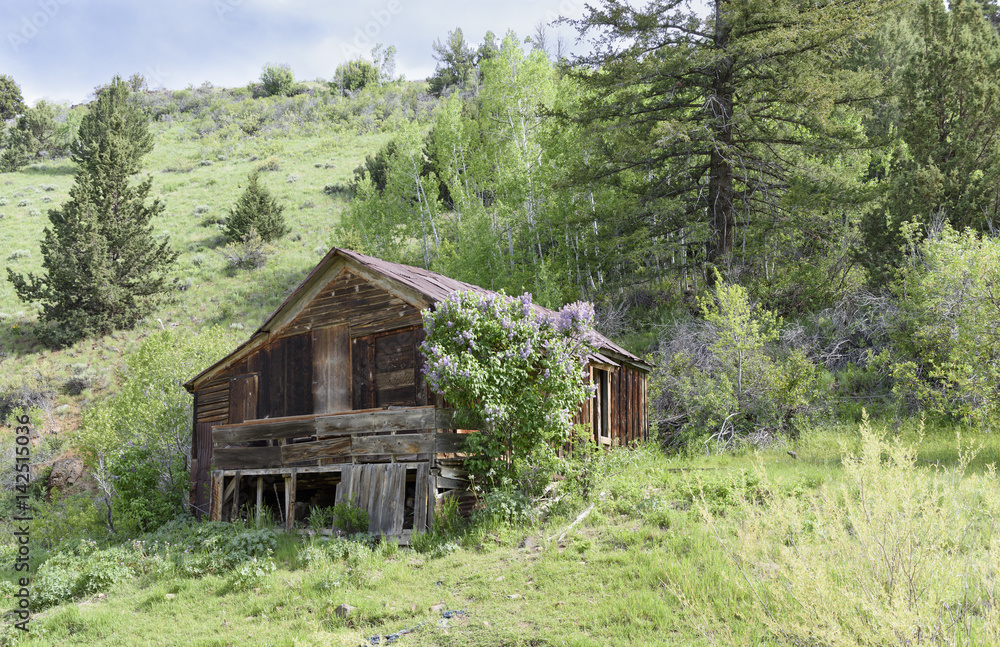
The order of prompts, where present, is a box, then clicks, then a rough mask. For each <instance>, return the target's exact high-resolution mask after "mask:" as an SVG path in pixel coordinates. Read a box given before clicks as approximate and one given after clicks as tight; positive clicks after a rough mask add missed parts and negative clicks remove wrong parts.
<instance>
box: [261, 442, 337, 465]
mask: <svg viewBox="0 0 1000 647" xmlns="http://www.w3.org/2000/svg"><path fill="white" fill-rule="evenodd" d="M279 449H280V450H281V464H282V465H289V464H291V463H298V462H301V461H308V460H316V459H321V458H335V457H338V456H343V455H345V454H347V453H348V452H349V451H350V449H351V439H350V437H344V438H330V439H328V440H317V441H315V442H310V443H296V444H294V445H282V446H281V447H280V448H279Z"/></svg>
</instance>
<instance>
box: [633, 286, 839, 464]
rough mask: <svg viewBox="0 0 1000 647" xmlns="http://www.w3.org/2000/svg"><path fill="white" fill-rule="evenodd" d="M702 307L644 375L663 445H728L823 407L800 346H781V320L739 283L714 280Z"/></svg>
mask: <svg viewBox="0 0 1000 647" xmlns="http://www.w3.org/2000/svg"><path fill="white" fill-rule="evenodd" d="M701 310H702V315H703V320H702V321H701V322H698V323H695V324H693V325H688V326H680V327H677V328H675V330H674V336H673V339H672V340H670V342H668V343H667V344H665V345H664V346H665V347H664V350H663V351H661V359H660V361H659V362H657V364H658V368H657V369H656V371H655V372H654V374H653V375H652V377H651V380H650V381H651V385H650V390H651V393H652V400H653V406H654V408H655V409H657V410H658V411H659V415H658V417H659V418H660V429H659V432H660V435H661V440H662V441H663V442H664V444H665V445H666V446H669V447H672V448H678V447H680V446H683V445H684V444H686V443H690V442H691V441H692V440H694V439H695V438H702V439H704V438H706V437H707V438H708V439H709V440H710V441H716V442H718V444H719V445H720V446H722V447H726V448H731V447H733V446H735V445H736V444H738V443H740V442H746V441H749V442H751V443H754V444H758V445H760V444H766V443H767V442H769V441H770V440H771V439H773V438H774V437H775V436H777V435H779V434H788V433H792V432H794V431H795V426H794V424H795V422H796V420H797V419H798V418H800V417H802V416H804V415H808V414H809V413H810V412H812V411H814V410H815V409H816V408H818V407H819V406H820V405H821V404H822V398H821V397H820V393H819V390H818V388H817V385H818V381H817V378H818V375H819V373H818V370H817V368H816V366H815V365H814V364H813V363H812V362H811V361H810V360H809V359H808V358H807V357H806V356H805V354H804V353H803V352H802V351H799V350H791V351H789V352H783V351H781V349H780V348H779V347H778V346H777V344H776V342H777V340H778V337H779V332H780V326H781V322H780V320H779V319H778V318H777V317H776V316H775V315H774V314H773V313H771V312H769V311H767V310H763V309H760V308H757V307H754V306H753V305H752V304H751V302H750V300H749V296H748V294H747V291H746V290H745V289H744V288H743V287H741V286H740V285H737V284H732V285H726V284H724V283H723V282H722V281H719V282H718V283H717V284H716V287H715V290H714V293H713V297H712V298H711V299H704V300H702V302H701Z"/></svg>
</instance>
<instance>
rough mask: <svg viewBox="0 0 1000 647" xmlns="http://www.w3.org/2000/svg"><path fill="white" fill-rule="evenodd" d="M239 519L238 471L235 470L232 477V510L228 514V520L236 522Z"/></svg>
mask: <svg viewBox="0 0 1000 647" xmlns="http://www.w3.org/2000/svg"><path fill="white" fill-rule="evenodd" d="M239 518H240V471H239V470H236V476H234V477H233V508H232V510H230V512H229V520H230V521H237V520H238V519H239Z"/></svg>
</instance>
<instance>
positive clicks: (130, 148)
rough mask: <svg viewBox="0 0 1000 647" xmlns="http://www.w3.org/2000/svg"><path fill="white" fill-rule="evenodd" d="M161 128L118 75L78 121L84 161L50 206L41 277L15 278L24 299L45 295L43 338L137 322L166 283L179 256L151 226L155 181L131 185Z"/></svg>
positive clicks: (77, 153) (78, 158) (157, 205)
mask: <svg viewBox="0 0 1000 647" xmlns="http://www.w3.org/2000/svg"><path fill="white" fill-rule="evenodd" d="M152 148H153V137H152V135H151V134H150V133H149V124H148V122H147V120H146V117H145V116H144V114H143V113H142V110H141V109H140V107H139V106H138V105H136V104H135V103H133V101H132V100H131V92H130V91H129V89H128V86H127V84H126V83H125V82H124V81H122V79H121V78H120V77H117V76H116V77H115V78H114V80H113V81H112V82H111V84H110V85H109V86H107V87H106V88H105V89H103V90H102V91H101V93H100V94H99V95H98V97H97V98H96V100H95V101H94V102H93V104H92V105H91V106H90V111H89V113H88V114H87V116H86V117H84V119H83V121H82V122H81V124H80V130H79V134H78V137H77V140H76V141H75V142H74V144H73V146H72V153H71V157H72V159H73V161H74V162H76V163H77V164H78V165H79V168H78V170H77V172H76V178H75V183H74V185H73V187H72V189H70V194H69V201H68V202H66V203H65V204H64V205H63V206H62V207H61V208H59V209H53V210H51V211H49V221H50V222H51V224H52V226H51V227H50V228H46V229H45V234H44V239H43V241H42V245H41V248H42V256H43V261H42V266H43V268H44V269H45V273H44V274H43V275H41V276H35V275H33V274H30V273H29V274H28V276H27V277H24V276H21V275H19V274H15V273H14V272H12V271H11V270H10V269H9V268H8V270H7V278H8V280H9V281H10V282H11V283H12V284H13V285H14V290H15V291H16V293H17V295H18V297H19V298H20V299H21V300H22V301H26V302H27V301H38V302H41V304H42V319H43V320H44V321H45V322H46V323H47V324H48V326H47V328H46V329H45V330H43V332H42V335H41V336H42V337H43V338H44V339H45V340H46V341H48V342H49V343H51V344H53V345H56V346H60V345H65V344H70V343H73V342H75V341H77V340H79V339H82V338H84V337H87V336H90V335H95V334H104V333H107V332H110V331H112V330H115V329H121V328H129V327H131V326H133V325H135V323H136V322H137V321H138V320H139V319H141V318H142V317H144V316H146V315H147V314H149V313H150V312H151V311H152V310H153V308H154V307H155V305H156V302H157V297H158V296H159V295H160V294H161V293H162V292H164V291H165V290H166V288H167V280H166V272H167V271H168V270H169V269H170V267H171V265H172V264H173V262H174V261H175V260H176V258H177V254H176V253H175V252H173V251H172V250H171V249H170V247H169V244H168V243H167V242H166V241H160V242H157V241H156V240H155V239H154V237H153V228H152V226H151V225H150V222H151V221H152V219H153V217H155V216H157V215H159V214H161V213H162V212H163V210H164V205H163V203H161V202H160V201H159V200H154V201H153V202H152V203H151V204H146V198H147V196H148V195H149V190H150V188H151V186H152V180H151V179H150V178H146V179H144V180H141V181H139V182H138V183H137V184H134V185H133V184H132V178H133V176H134V175H135V174H136V173H138V172H139V170H140V167H141V161H142V157H143V156H144V155H145V154H146V153H148V152H149V151H150V150H152Z"/></svg>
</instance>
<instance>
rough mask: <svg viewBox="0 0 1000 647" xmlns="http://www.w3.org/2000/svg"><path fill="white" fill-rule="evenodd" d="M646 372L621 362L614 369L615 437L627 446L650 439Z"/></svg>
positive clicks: (612, 420) (613, 407)
mask: <svg viewBox="0 0 1000 647" xmlns="http://www.w3.org/2000/svg"><path fill="white" fill-rule="evenodd" d="M645 381H646V380H645V375H643V374H642V373H640V372H639V371H637V370H635V369H632V368H629V367H628V366H621V367H620V368H618V370H616V371H614V372H613V373H611V437H612V439H613V442H614V443H615V444H617V445H621V446H625V445H629V444H631V443H634V442H640V441H643V440H645V439H646V435H647V434H646V389H645Z"/></svg>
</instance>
